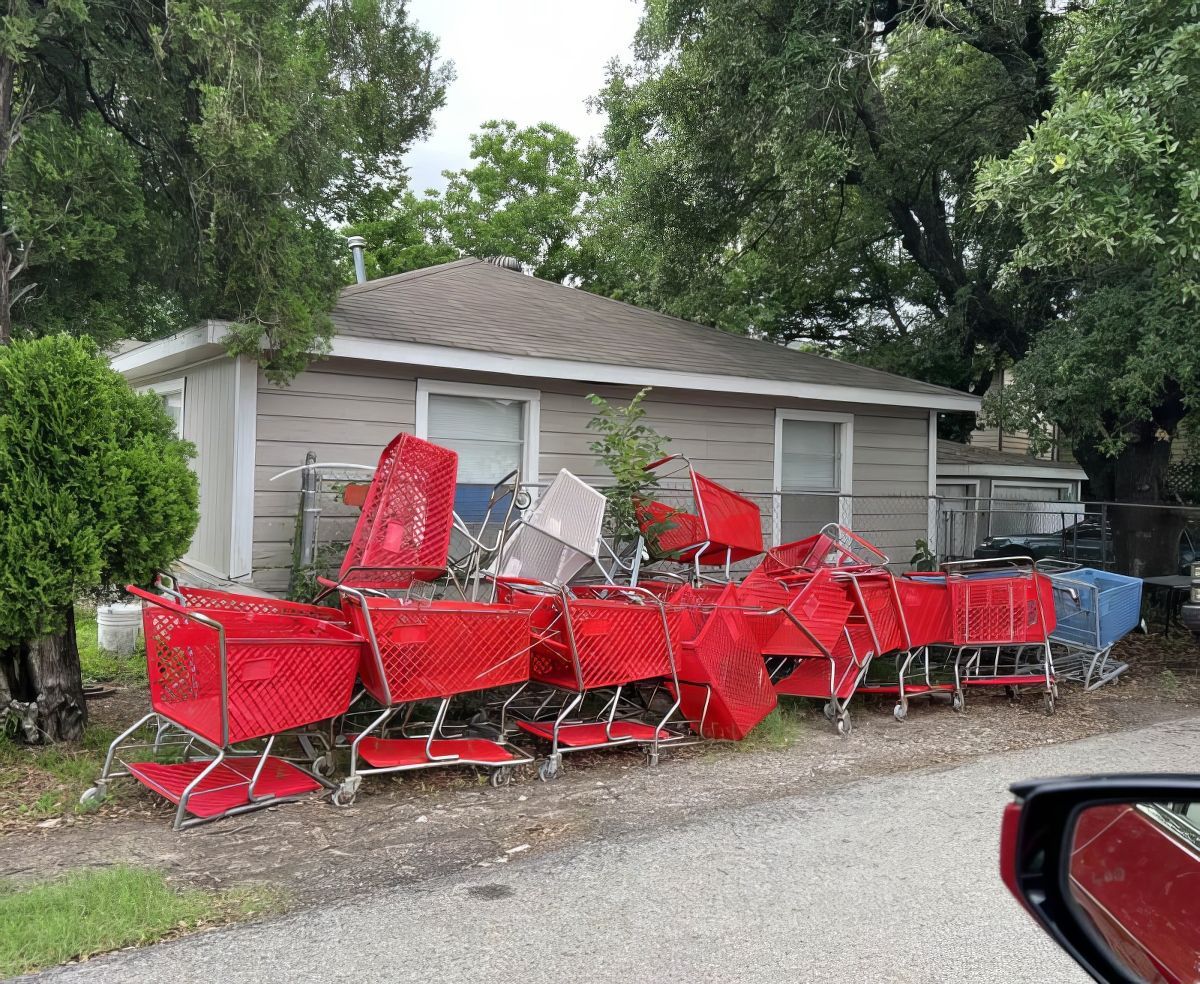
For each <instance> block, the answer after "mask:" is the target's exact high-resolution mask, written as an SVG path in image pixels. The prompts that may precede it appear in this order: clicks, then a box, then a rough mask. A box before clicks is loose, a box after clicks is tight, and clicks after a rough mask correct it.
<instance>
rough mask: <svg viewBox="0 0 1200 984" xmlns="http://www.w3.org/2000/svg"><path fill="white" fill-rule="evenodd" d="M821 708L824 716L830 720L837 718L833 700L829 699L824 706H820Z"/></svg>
mask: <svg viewBox="0 0 1200 984" xmlns="http://www.w3.org/2000/svg"><path fill="white" fill-rule="evenodd" d="M821 710H822V711H824V712H825V716H826V717H827V718H829V720H830V721H836V720H837V707H836V706H835V705H834V703H833V701H829V702H828V703H827V704H826V705H825V706H824V707H822V708H821Z"/></svg>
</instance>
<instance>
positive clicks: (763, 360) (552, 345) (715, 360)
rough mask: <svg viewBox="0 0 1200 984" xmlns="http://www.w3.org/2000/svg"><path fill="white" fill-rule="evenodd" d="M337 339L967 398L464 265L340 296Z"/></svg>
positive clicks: (472, 262) (385, 280)
mask: <svg viewBox="0 0 1200 984" xmlns="http://www.w3.org/2000/svg"><path fill="white" fill-rule="evenodd" d="M333 321H334V325H335V326H336V328H337V333H338V335H340V336H343V337H347V338H361V339H377V340H386V341H401V342H414V343H424V344H430V345H444V346H450V347H453V348H460V349H464V350H469V351H476V352H488V353H500V354H504V355H512V356H529V357H536V358H549V359H564V360H571V361H574V362H590V363H596V364H604V365H618V366H626V365H627V366H637V367H641V368H646V369H666V370H675V371H679V372H691V373H703V374H711V375H721V376H738V377H751V378H755V379H766V380H779V381H783V382H795V383H810V384H823V385H832V386H847V387H861V388H867V389H872V390H884V391H891V392H895V393H907V394H919V395H927V396H930V397H936V396H942V397H944V396H946V395H947V394H950V393H953V394H954V395H955V396H956V397H959V398H962V397H964V396H965V395H966V394H963V393H959V392H957V391H954V390H948V389H946V388H944V387H941V386H934V385H932V384H930V383H923V382H918V381H916V380H913V379H906V378H905V377H903V376H896V375H893V374H891V373H887V372H881V371H879V370H876V369H868V368H865V367H863V366H857V365H854V364H852V363H849V362H839V361H838V360H836V359H828V358H824V357H822V356H819V355H813V354H811V353H808V352H799V351H796V350H795V349H789V348H784V347H783V346H781V345H776V344H774V343H771V342H764V341H758V340H756V339H752V338H747V337H745V336H740V335H732V334H730V333H728V332H724V331H721V330H719V329H717V328H710V327H706V326H704V325H697V324H694V323H692V322H690V321H684V320H682V319H681V318H673V317H670V316H669V315H665V314H659V313H657V312H655V311H648V310H646V309H644V308H639V307H635V306H633V305H631V304H625V303H623V302H621V301H615V300H612V299H611V298H607V297H601V296H599V295H597V294H590V293H588V292H587V291H583V290H577V289H574V288H571V287H565V286H563V285H561V284H556V283H551V282H550V281H546V280H539V279H538V278H536V277H530V276H526V275H525V274H522V273H518V272H515V271H512V270H506V269H503V268H501V267H498V266H495V265H493V264H491V263H486V262H484V261H482V260H476V259H464V260H457V261H455V262H453V263H444V264H441V265H440V266H435V267H428V268H426V269H423V270H414V271H411V272H409V273H401V274H396V275H395V276H391V277H382V278H380V279H379V280H372V281H369V282H367V283H364V284H356V285H354V286H352V287H347V288H346V289H345V290H344V291H342V294H341V297H340V299H339V300H338V303H337V306H336V307H335V308H334V310H333Z"/></svg>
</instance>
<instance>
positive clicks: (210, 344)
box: [108, 321, 226, 379]
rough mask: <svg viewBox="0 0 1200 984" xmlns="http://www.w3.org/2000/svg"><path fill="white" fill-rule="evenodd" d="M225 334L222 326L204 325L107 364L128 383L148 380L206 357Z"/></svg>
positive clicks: (130, 351) (144, 346)
mask: <svg viewBox="0 0 1200 984" xmlns="http://www.w3.org/2000/svg"><path fill="white" fill-rule="evenodd" d="M225 333H226V324H225V322H223V321H205V322H202V323H201V324H199V325H197V326H196V327H195V328H188V329H187V330H186V331H180V332H176V333H175V334H174V335H168V336H167V337H166V338H160V339H158V340H157V341H153V342H147V343H146V344H145V345H139V346H138V347H137V348H135V349H130V350H129V351H128V352H122V353H120V354H119V355H114V356H113V357H112V358H111V359H109V361H108V364H109V365H110V366H111V367H112V368H113V369H115V370H116V371H117V372H119V373H120V374H121V375H122V376H126V377H129V378H131V379H137V378H139V377H141V376H151V375H154V374H155V373H156V372H159V371H161V370H164V369H168V368H172V369H174V368H178V367H179V366H182V365H188V364H190V363H192V362H199V361H200V360H201V359H206V358H208V357H210V356H211V355H213V354H215V353H216V352H217V350H218V349H219V347H220V346H221V345H222V344H223V343H224V341H225Z"/></svg>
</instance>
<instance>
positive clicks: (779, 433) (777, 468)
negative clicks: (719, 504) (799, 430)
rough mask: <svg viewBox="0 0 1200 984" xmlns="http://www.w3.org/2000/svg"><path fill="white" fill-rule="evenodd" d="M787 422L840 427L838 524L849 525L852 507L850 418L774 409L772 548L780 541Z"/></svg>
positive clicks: (852, 443) (852, 476)
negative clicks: (794, 421) (813, 422)
mask: <svg viewBox="0 0 1200 984" xmlns="http://www.w3.org/2000/svg"><path fill="white" fill-rule="evenodd" d="M788 420H810V421H816V422H817V423H823V424H840V425H841V426H840V428H839V429H838V441H839V444H840V447H839V448H838V459H839V462H840V464H841V468H840V469H839V474H838V490H837V495H838V522H839V523H841V524H842V525H843V526H846V527H849V526H852V525H853V520H854V503H853V500H852V499H851V496H852V495H853V494H854V414H852V413H829V412H827V411H824V410H792V409H785V408H782V407H780V408H778V409H776V411H775V463H774V475H773V478H772V483H771V488H772V491H773V492H774V495H773V496H772V499H773V500H774V501H773V503H772V508H771V535H772V538H773V540H774V542H775V544H776V545H778V544H779V543H780V542H781V541H782V538H783V425H784V421H788Z"/></svg>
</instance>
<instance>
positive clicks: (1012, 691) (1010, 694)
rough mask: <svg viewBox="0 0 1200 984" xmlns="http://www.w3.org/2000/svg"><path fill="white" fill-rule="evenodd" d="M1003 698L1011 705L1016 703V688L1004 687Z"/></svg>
mask: <svg viewBox="0 0 1200 984" xmlns="http://www.w3.org/2000/svg"><path fill="white" fill-rule="evenodd" d="M1004 696H1005V697H1007V698H1008V699H1009V700H1010V701H1012V702H1013V703H1016V700H1017V688H1016V687H1005V688H1004Z"/></svg>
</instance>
